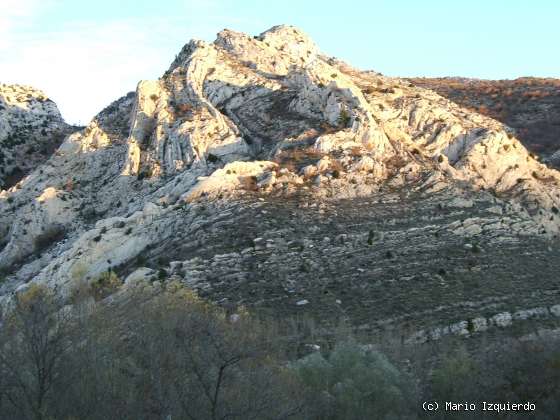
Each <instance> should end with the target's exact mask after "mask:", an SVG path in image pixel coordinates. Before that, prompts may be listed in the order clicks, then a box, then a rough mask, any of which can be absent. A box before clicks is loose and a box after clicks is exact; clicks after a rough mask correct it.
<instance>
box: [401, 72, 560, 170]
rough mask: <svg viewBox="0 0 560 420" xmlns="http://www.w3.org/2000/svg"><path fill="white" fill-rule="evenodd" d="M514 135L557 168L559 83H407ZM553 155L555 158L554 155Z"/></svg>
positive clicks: (418, 80) (559, 158)
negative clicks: (495, 122)
mask: <svg viewBox="0 0 560 420" xmlns="http://www.w3.org/2000/svg"><path fill="white" fill-rule="evenodd" d="M409 80H410V81H411V82H413V83H414V84H416V85H417V86H421V87H425V88H428V89H433V90H434V91H436V92H437V93H438V94H440V95H442V96H443V97H445V98H447V99H450V100H452V101H453V102H455V103H457V104H459V105H460V106H463V107H467V108H469V109H471V110H474V111H475V112H480V113H483V114H485V115H488V116H490V117H492V118H495V119H497V120H498V121H501V122H503V123H504V124H506V125H508V126H509V127H512V128H513V129H515V131H516V136H518V138H519V139H520V140H521V142H522V143H523V145H524V146H525V147H527V149H529V151H530V152H532V153H534V154H536V155H538V156H540V157H541V158H542V159H543V161H544V162H546V163H547V164H550V165H552V166H554V167H556V168H558V167H560V152H558V153H556V152H557V151H558V149H559V147H560V80H558V79H552V78H548V79H545V78H536V77H521V78H518V79H515V80H481V79H466V78H459V77H443V78H415V79H409ZM555 153H556V155H555Z"/></svg>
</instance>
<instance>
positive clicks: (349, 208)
mask: <svg viewBox="0 0 560 420" xmlns="http://www.w3.org/2000/svg"><path fill="white" fill-rule="evenodd" d="M559 207H560V174H559V173H558V172H557V171H555V170H553V169H550V168H548V167H547V166H546V165H544V164H542V163H540V162H539V161H538V160H536V159H535V158H534V157H533V156H532V155H531V154H529V152H527V150H526V149H525V148H524V147H523V145H522V144H521V143H520V142H519V140H518V139H517V138H516V137H515V134H514V131H513V130H512V129H510V128H509V127H507V126H505V125H503V124H502V123H500V122H498V121H496V120H494V119H491V118H489V117H486V116H484V115H481V114H478V113H474V112H471V111H468V110H467V109H465V108H461V107H459V106H457V105H456V104H454V103H453V102H451V101H449V100H447V99H445V98H443V97H441V96H439V95H438V94H436V93H435V92H433V91H431V90H427V89H423V88H420V87H417V86H414V85H413V84H411V83H410V82H409V81H407V80H403V79H396V78H388V77H385V76H382V75H380V74H378V73H375V72H371V71H360V70H358V69H355V68H353V67H351V66H349V65H348V64H346V63H344V62H341V61H339V60H337V59H334V58H329V57H327V56H325V55H323V54H322V53H321V52H320V51H319V49H318V47H317V46H316V45H315V44H314V43H313V42H312V40H311V39H309V38H308V37H307V36H306V35H305V34H304V33H303V32H301V31H300V30H298V29H297V28H293V27H289V26H278V27H274V28H271V29H270V30H268V31H266V32H264V33H262V34H261V35H259V36H256V37H250V36H247V35H245V34H242V33H238V32H234V31H230V30H224V31H222V32H220V33H219V34H218V37H217V39H216V41H215V42H214V43H206V42H203V41H191V42H190V43H188V44H187V45H186V46H185V47H184V48H183V49H182V51H181V52H180V53H179V54H178V56H177V57H176V59H175V60H174V62H173V63H172V64H171V66H170V68H169V70H168V71H167V72H166V73H165V74H164V75H163V76H162V77H161V78H160V79H159V80H157V81H142V82H140V83H139V84H138V88H137V90H136V92H135V93H131V94H129V95H127V96H125V97H123V98H121V99H119V100H117V101H116V102H114V103H113V104H111V105H110V106H109V107H108V108H106V109H105V110H104V111H102V112H101V113H100V114H99V115H98V116H97V117H96V118H95V119H94V120H93V121H92V122H91V123H90V124H89V125H88V126H87V127H86V128H85V129H83V130H81V131H79V132H76V133H73V134H72V135H70V136H68V137H67V138H66V139H65V141H64V142H63V143H62V145H61V146H60V147H59V148H58V150H57V151H56V153H54V154H53V155H52V156H51V157H50V158H49V159H48V161H47V162H45V163H44V164H43V165H41V166H40V167H38V168H37V169H36V170H34V171H33V172H32V173H31V174H30V175H29V176H28V177H26V178H25V179H24V180H23V181H22V182H20V183H19V184H18V185H16V186H14V187H12V188H10V189H8V190H5V191H2V192H1V193H0V232H1V233H2V235H1V238H2V239H0V247H1V250H0V268H1V269H2V270H3V271H4V273H5V280H4V281H3V282H2V283H0V293H1V294H3V295H4V298H3V300H4V302H7V301H8V296H9V293H10V292H11V291H13V290H16V289H17V288H25V287H27V286H26V285H27V284H29V281H31V282H41V283H46V284H49V285H50V286H52V287H53V288H54V289H55V290H57V291H58V292H59V293H60V295H61V296H64V297H65V298H67V299H68V301H71V300H72V297H73V296H74V295H75V293H76V291H78V290H79V289H80V288H81V287H83V285H84V284H87V283H88V282H92V281H94V280H95V279H96V278H97V277H98V276H99V275H100V274H101V273H103V272H105V271H107V270H114V271H116V272H117V273H118V274H119V275H120V276H121V277H122V278H123V279H125V288H126V287H158V284H159V283H160V282H161V281H166V279H168V278H176V279H179V280H181V281H184V282H186V283H187V284H189V285H191V287H193V288H195V289H197V290H198V291H199V293H200V294H203V295H205V296H207V297H208V298H210V299H212V300H215V301H218V302H220V303H221V304H228V305H233V306H235V305H239V304H247V305H251V306H255V307H258V308H263V309H268V310H271V309H274V310H275V311H276V312H283V311H286V312H289V313H291V312H293V311H298V310H300V309H305V310H308V308H311V312H314V313H316V314H318V315H319V316H320V317H323V318H324V319H330V318H331V317H338V316H345V317H348V318H349V319H350V320H351V321H352V322H353V323H355V324H356V325H358V326H360V325H361V326H363V327H364V328H370V329H375V328H377V327H379V326H380V325H390V324H391V325H392V324H395V323H397V324H399V323H402V322H410V319H413V320H414V322H413V324H414V328H425V327H428V326H429V325H431V323H433V322H434V321H435V322H437V325H441V324H442V323H445V322H448V321H449V323H451V322H452V321H453V320H456V317H457V316H459V315H458V314H457V310H458V308H460V309H461V310H462V311H465V310H466V311H467V312H469V316H472V318H473V319H474V318H476V317H479V316H482V315H481V314H480V313H481V312H485V313H486V315H487V316H488V317H490V316H493V314H495V313H497V310H496V309H500V310H503V311H506V310H508V311H513V309H511V307H514V308H516V310H523V309H527V308H532V307H534V306H535V303H534V300H535V299H537V300H539V305H540V306H549V307H555V306H554V305H556V304H557V303H558V301H557V300H556V297H557V293H558V288H557V285H555V283H554V280H553V278H554V276H555V274H554V273H555V270H554V267H553V266H550V267H549V266H548V265H546V266H543V265H542V262H543V261H550V260H551V259H552V260H553V259H555V258H558V255H557V253H558V239H557V235H558V230H559V228H560V224H559V220H560V218H559V215H558V212H559V211H558V208H559ZM512 266H515V267H516V269H517V268H519V270H521V268H522V269H523V270H521V271H523V273H524V274H523V275H519V276H518V277H517V280H515V281H514V283H513V284H514V285H515V286H512V283H511V282H512V279H513V280H514V279H515V278H516V277H515V276H514V275H512V272H511V270H512ZM544 267H547V268H546V270H545V269H544ZM490 278H492V279H494V280H493V283H490V284H487V279H490ZM147 280H149V281H148V282H147V283H146V281H147ZM419 287H421V289H422V291H420V292H419ZM512 287H514V288H516V293H511V292H510V290H511V288H512ZM535 287H540V290H541V289H542V293H541V294H540V295H539V296H537V297H535V295H534V294H533V292H534V288H535ZM434 291H437V295H434V293H436V292H434ZM481 295H485V296H486V298H485V299H486V300H484V299H480V296H481ZM411 296H412V297H414V299H413V298H412V297H411ZM388 299H389V301H390V302H392V303H394V305H393V304H391V305H389V304H388V303H387V302H388ZM442 301H445V302H448V304H441V302H442ZM403 305H404V306H403ZM408 306H411V307H410V308H409V307H408ZM465 308H466V309H465ZM486 315H485V316H486ZM465 316H466V315H465V314H464V313H462V314H461V315H460V318H459V320H463V319H464V317H465Z"/></svg>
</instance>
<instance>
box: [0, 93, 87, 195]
mask: <svg viewBox="0 0 560 420" xmlns="http://www.w3.org/2000/svg"><path fill="white" fill-rule="evenodd" d="M76 129H77V127H72V126H70V125H68V124H66V123H65V122H64V120H63V119H62V116H61V115H60V112H59V111H58V108H57V106H56V104H55V103H54V102H53V101H51V100H50V99H49V98H48V97H47V96H46V95H45V94H44V93H43V92H41V91H40V90H37V89H35V88H32V87H30V86H21V85H7V84H3V83H0V189H2V188H6V189H7V188H10V187H11V186H13V185H14V184H16V183H17V182H18V181H19V180H20V179H22V178H23V177H24V176H25V175H27V174H28V173H29V172H30V171H31V170H33V169H35V168H36V167H37V166H39V165H40V164H42V163H43V162H45V161H46V160H47V159H48V158H49V157H50V155H51V154H52V153H53V152H54V151H55V150H56V148H57V147H58V146H59V145H60V144H61V143H62V141H63V140H64V137H66V136H67V135H68V134H70V133H71V132H72V131H74V130H76Z"/></svg>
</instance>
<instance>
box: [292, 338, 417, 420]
mask: <svg viewBox="0 0 560 420" xmlns="http://www.w3.org/2000/svg"><path fill="white" fill-rule="evenodd" d="M291 367H292V369H294V370H295V371H296V373H297V375H298V376H299V378H300V379H301V381H302V382H303V384H304V385H305V386H306V387H308V388H309V389H311V392H312V394H314V395H316V396H317V399H318V400H317V401H316V403H315V404H316V406H317V409H318V410H319V411H321V413H320V414H318V416H317V417H318V418H324V419H366V418H367V419H386V418H406V417H407V416H411V415H412V414H413V413H414V404H415V401H416V398H415V394H416V392H415V389H414V386H413V384H412V381H411V379H410V378H409V377H408V376H407V375H405V374H403V373H401V372H400V371H399V370H398V369H397V368H396V367H395V366H393V365H392V364H391V362H390V361H389V360H388V359H387V358H386V357H385V356H384V355H383V354H382V353H380V352H378V351H375V350H372V349H368V348H365V347H363V346H360V345H358V344H357V343H356V342H354V341H348V342H342V343H339V344H337V345H336V346H335V348H334V350H333V351H332V353H331V354H330V355H329V356H328V358H325V357H323V356H322V355H321V354H320V353H318V352H317V353H313V354H311V355H309V356H307V357H305V358H303V359H301V360H299V361H297V362H295V363H293V364H292V365H291Z"/></svg>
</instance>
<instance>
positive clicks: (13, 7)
mask: <svg viewBox="0 0 560 420" xmlns="http://www.w3.org/2000/svg"><path fill="white" fill-rule="evenodd" d="M559 22H560V1H557V0H532V1H521V0H509V1H506V0H470V1H466V0H446V1H443V0H441V1H440V0H423V1H421V0H408V1H407V0H368V1H348V0H346V1H343V0H338V1H328V0H324V1H315V0H279V1H267V0H260V1H253V0H235V1H234V0H198V1H197V0H150V1H140V0H79V1H76V0H0V82H3V83H19V84H26V85H31V86H34V87H36V88H39V89H41V90H43V91H44V92H45V93H46V94H47V95H48V96H49V97H50V98H52V99H53V100H54V101H55V102H56V103H57V105H58V107H59V109H60V110H61V112H62V115H63V117H64V118H65V119H66V120H67V121H68V122H70V123H75V124H87V122H89V120H91V118H92V117H93V116H94V115H95V114H97V113H98V112H99V111H100V110H101V109H103V108H104V107H105V106H107V105H108V104H110V103H111V102H112V101H113V100H115V99H117V98H118V97H120V96H122V95H124V94H126V93H127V92H129V91H131V90H134V89H135V88H136V85H137V83H138V81H140V80H146V79H157V78H158V77H160V76H161V75H162V74H163V72H164V71H165V70H166V69H167V68H168V67H169V65H170V63H171V61H172V60H173V58H174V57H175V54H177V53H178V52H179V51H180V49H181V47H182V46H183V45H184V44H186V43H187V42H188V41H189V40H190V39H193V38H194V39H203V40H206V41H213V40H214V39H215V37H216V33H218V32H219V31H220V30H222V29H224V28H229V29H233V30H236V31H240V32H246V33H248V34H251V35H258V34H259V33H261V32H263V31H265V30H266V29H268V28H270V27H271V26H274V25H278V24H289V25H294V26H297V27H299V28H300V29H302V30H303V31H304V32H306V33H307V34H308V35H310V36H311V37H312V38H313V39H314V40H315V42H316V43H317V44H318V45H319V47H320V49H321V50H322V51H323V52H324V53H325V54H327V55H329V56H336V57H338V58H341V59H343V60H345V61H348V62H349V63H350V64H352V65H354V66H356V67H359V68H362V69H368V70H376V71H379V72H381V73H383V74H385V75H389V76H426V77H435V76H464V77H475V78H482V79H512V78H516V77H520V76H538V77H560V54H559V46H558V42H559V41H560V24H559Z"/></svg>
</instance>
